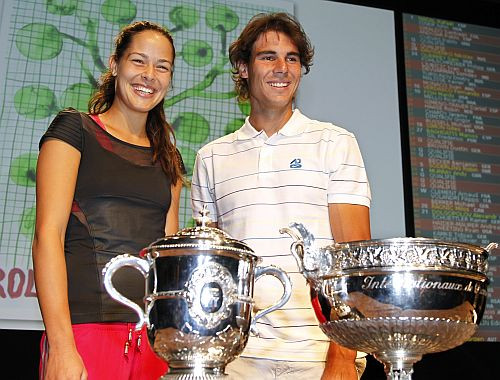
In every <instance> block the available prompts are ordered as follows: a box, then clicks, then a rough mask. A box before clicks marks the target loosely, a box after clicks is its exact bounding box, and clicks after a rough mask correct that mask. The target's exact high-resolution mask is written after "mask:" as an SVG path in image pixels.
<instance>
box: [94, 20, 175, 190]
mask: <svg viewBox="0 0 500 380" xmlns="http://www.w3.org/2000/svg"><path fill="white" fill-rule="evenodd" d="M148 30H152V31H155V32H158V33H160V34H162V35H163V36H165V37H166V38H167V39H168V40H169V41H170V43H171V44H172V49H173V52H174V56H173V60H175V47H174V41H173V39H172V36H171V35H170V33H169V32H168V30H166V29H165V28H163V27H162V26H160V25H158V24H155V23H152V22H149V21H137V22H134V23H132V24H130V25H128V26H126V27H124V28H123V29H122V30H121V31H120V33H119V34H118V35H117V36H116V39H115V52H114V53H113V56H114V58H115V61H116V62H119V61H120V59H121V58H122V56H123V54H124V53H125V51H126V50H127V48H128V47H129V45H130V43H131V42H132V38H133V37H134V36H135V35H136V34H138V33H140V32H144V31H148ZM114 99H115V77H114V76H113V73H112V72H111V69H108V70H107V71H106V72H105V73H104V74H102V76H101V78H100V80H99V87H98V89H97V91H96V92H95V94H94V95H93V96H92V98H91V99H90V101H89V112H90V113H91V114H92V115H96V114H100V113H103V112H106V111H107V110H109V109H110V107H111V105H112V104H113V100H114ZM163 103H164V100H163V99H162V100H161V102H160V103H158V104H157V105H156V106H155V107H154V108H153V109H152V110H151V111H149V112H148V117H147V120H146V134H147V136H148V139H149V142H150V144H151V147H152V148H153V162H158V161H159V162H160V164H161V167H162V169H163V171H164V172H165V174H167V175H168V176H170V178H171V180H172V184H174V185H175V184H176V183H177V180H179V179H180V180H182V177H183V174H182V169H181V158H180V155H179V152H178V151H177V148H176V147H175V136H174V130H173V128H172V126H171V125H170V124H169V123H168V122H167V119H166V118H165V110H164V109H163Z"/></svg>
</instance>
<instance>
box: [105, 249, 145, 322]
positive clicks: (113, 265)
mask: <svg viewBox="0 0 500 380" xmlns="http://www.w3.org/2000/svg"><path fill="white" fill-rule="evenodd" d="M125 266H129V267H133V268H135V269H137V270H138V271H139V272H141V274H142V275H143V276H144V278H147V277H148V274H149V269H150V267H151V264H150V263H149V262H148V261H147V260H144V259H140V258H138V257H134V256H131V255H128V254H125V255H120V256H116V257H114V258H112V259H111V260H110V261H109V262H108V263H107V264H106V266H105V267H104V269H103V270H102V274H103V275H104V287H105V288H106V290H107V292H108V293H109V295H110V296H111V298H113V299H114V300H116V301H118V302H120V303H121V304H123V305H125V306H127V307H129V308H131V309H132V310H134V311H135V312H136V313H137V315H138V316H139V322H137V324H136V325H135V329H136V330H140V329H141V328H142V326H143V325H144V324H146V326H147V327H148V328H149V317H148V314H147V313H145V312H144V311H143V310H142V309H141V307H140V306H139V305H137V304H136V303H135V302H133V301H131V300H129V299H128V298H127V297H125V296H123V295H122V294H121V293H120V292H118V291H117V290H116V289H115V287H114V286H113V282H112V279H113V276H114V274H115V273H116V271H117V270H118V269H120V268H122V267H125Z"/></svg>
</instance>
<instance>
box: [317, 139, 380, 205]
mask: <svg viewBox="0 0 500 380" xmlns="http://www.w3.org/2000/svg"><path fill="white" fill-rule="evenodd" d="M327 157H328V158H327V159H328V161H329V165H328V167H329V168H330V169H329V172H330V174H329V184H328V203H349V204H357V205H363V206H367V207H370V202H371V192H370V185H369V183H368V178H367V175H366V170H365V165H364V162H363V158H362V156H361V152H360V149H359V146H358V142H357V141H356V138H355V136H354V135H353V134H352V133H341V134H339V135H337V136H336V137H335V138H334V139H332V141H331V142H330V145H329V147H328V154H327Z"/></svg>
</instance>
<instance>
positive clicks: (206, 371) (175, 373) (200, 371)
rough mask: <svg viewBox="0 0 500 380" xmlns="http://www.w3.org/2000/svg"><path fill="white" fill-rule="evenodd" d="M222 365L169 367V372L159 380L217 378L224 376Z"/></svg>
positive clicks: (217, 379)
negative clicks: (210, 366) (212, 366)
mask: <svg viewBox="0 0 500 380" xmlns="http://www.w3.org/2000/svg"><path fill="white" fill-rule="evenodd" d="M226 377H227V375H226V374H225V373H224V367H215V368H203V367H202V368H175V367H173V368H172V367H170V369H169V372H168V373H167V374H166V375H164V376H163V377H161V378H160V380H219V379H224V378H226Z"/></svg>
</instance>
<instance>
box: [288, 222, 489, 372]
mask: <svg viewBox="0 0 500 380" xmlns="http://www.w3.org/2000/svg"><path fill="white" fill-rule="evenodd" d="M280 232H282V233H287V234H289V235H290V236H291V237H292V239H293V243H292V246H291V252H292V254H293V256H294V257H295V259H296V260H297V264H298V267H299V270H300V272H301V273H302V274H303V275H304V277H306V279H307V281H308V283H309V284H310V286H311V302H312V305H313V309H314V311H315V313H316V317H317V319H318V321H319V327H320V328H321V330H322V331H323V332H324V333H325V334H326V335H327V336H328V337H329V338H330V339H331V340H332V341H334V342H336V343H338V344H340V345H341V346H344V347H347V348H350V349H353V350H357V351H362V352H366V353H369V354H373V356H374V357H375V358H377V359H378V360H379V361H380V362H382V363H383V364H384V366H385V371H386V373H387V377H388V379H397V380H410V379H411V374H412V372H413V364H414V363H416V362H417V361H419V360H420V359H421V358H422V355H423V354H427V353H433V352H439V351H445V350H448V349H451V348H453V347H456V346H458V345H460V344H462V343H464V342H465V341H466V340H467V339H469V338H470V337H471V336H472V335H474V333H475V331H476V329H477V327H478V325H479V323H480V321H481V318H482V315H483V312H484V308H485V305H486V295H487V286H488V283H489V281H488V278H487V276H486V271H487V266H488V262H487V260H488V254H489V251H490V250H492V249H494V248H496V247H497V244H495V243H491V244H489V245H488V247H486V248H482V247H478V246H475V245H471V244H464V243H449V242H443V241H439V240H435V239H426V238H396V239H383V240H366V241H357V242H351V243H342V244H337V243H334V244H332V245H330V246H327V247H323V248H317V247H315V244H314V236H313V235H312V234H311V233H310V232H309V231H308V230H307V229H306V228H305V227H304V226H303V225H302V224H299V223H292V224H291V225H290V226H289V227H288V228H282V229H281V230H280Z"/></svg>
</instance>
